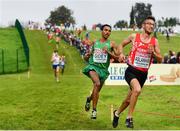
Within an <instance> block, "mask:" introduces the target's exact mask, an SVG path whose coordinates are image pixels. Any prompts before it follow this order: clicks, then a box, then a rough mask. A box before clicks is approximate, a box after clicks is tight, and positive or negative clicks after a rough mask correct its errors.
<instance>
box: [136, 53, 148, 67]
mask: <svg viewBox="0 0 180 131" xmlns="http://www.w3.org/2000/svg"><path fill="white" fill-rule="evenodd" d="M149 63H150V58H149V57H145V56H139V55H136V56H135V58H134V66H135V67H140V68H149Z"/></svg>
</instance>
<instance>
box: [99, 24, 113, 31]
mask: <svg viewBox="0 0 180 131" xmlns="http://www.w3.org/2000/svg"><path fill="white" fill-rule="evenodd" d="M105 26H108V27H109V28H110V29H112V27H111V26H110V25H109V24H104V25H102V26H101V31H103V29H104V27H105Z"/></svg>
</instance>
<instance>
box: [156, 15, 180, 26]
mask: <svg viewBox="0 0 180 131" xmlns="http://www.w3.org/2000/svg"><path fill="white" fill-rule="evenodd" d="M157 23H158V27H162V26H165V27H169V26H171V27H173V26H176V25H180V21H179V19H178V18H176V17H170V18H164V17H163V18H162V20H158V21H157Z"/></svg>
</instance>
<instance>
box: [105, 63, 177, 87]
mask: <svg viewBox="0 0 180 131" xmlns="http://www.w3.org/2000/svg"><path fill="white" fill-rule="evenodd" d="M126 68H127V64H121V63H119V64H116V63H111V64H110V66H109V69H108V70H109V72H110V75H109V77H108V78H107V80H106V81H105V85H127V83H126V81H125V79H124V73H125V70H126ZM145 85H180V64H152V65H151V67H150V69H149V71H148V78H147V80H146V82H145Z"/></svg>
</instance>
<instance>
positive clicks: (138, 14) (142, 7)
mask: <svg viewBox="0 0 180 131" xmlns="http://www.w3.org/2000/svg"><path fill="white" fill-rule="evenodd" d="M151 7H152V5H151V4H147V5H146V4H145V3H136V4H135V7H134V14H135V21H136V24H137V27H138V28H141V26H142V23H143V21H144V19H145V18H146V17H147V16H151V15H152V12H151Z"/></svg>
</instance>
